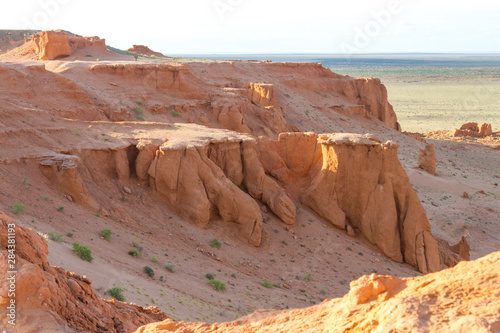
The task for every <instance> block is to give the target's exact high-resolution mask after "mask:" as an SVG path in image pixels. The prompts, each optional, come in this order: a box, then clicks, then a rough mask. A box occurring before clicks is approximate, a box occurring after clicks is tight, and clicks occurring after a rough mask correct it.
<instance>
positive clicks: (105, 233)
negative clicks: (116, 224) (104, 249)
mask: <svg viewBox="0 0 500 333" xmlns="http://www.w3.org/2000/svg"><path fill="white" fill-rule="evenodd" d="M112 234H113V233H112V232H111V230H109V229H103V230H101V237H102V238H104V239H105V240H107V241H108V242H111V235H112Z"/></svg>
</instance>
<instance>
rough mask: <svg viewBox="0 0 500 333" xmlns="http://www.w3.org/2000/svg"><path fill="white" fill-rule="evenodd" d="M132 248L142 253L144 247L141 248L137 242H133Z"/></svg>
mask: <svg viewBox="0 0 500 333" xmlns="http://www.w3.org/2000/svg"><path fill="white" fill-rule="evenodd" d="M132 246H133V247H135V248H136V249H137V250H139V252H142V246H140V245H139V243H137V242H136V241H133V242H132Z"/></svg>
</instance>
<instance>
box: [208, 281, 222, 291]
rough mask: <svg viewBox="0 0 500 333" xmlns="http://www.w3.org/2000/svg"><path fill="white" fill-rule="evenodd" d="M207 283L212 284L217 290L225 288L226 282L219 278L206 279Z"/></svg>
mask: <svg viewBox="0 0 500 333" xmlns="http://www.w3.org/2000/svg"><path fill="white" fill-rule="evenodd" d="M208 284H210V285H212V286H213V287H214V289H215V290H217V291H220V290H226V284H225V283H223V282H221V281H219V280H210V281H208Z"/></svg>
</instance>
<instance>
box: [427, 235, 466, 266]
mask: <svg viewBox="0 0 500 333" xmlns="http://www.w3.org/2000/svg"><path fill="white" fill-rule="evenodd" d="M434 238H436V241H437V242H438V247H439V255H440V257H441V264H442V265H444V266H447V267H453V266H455V265H456V264H458V263H459V262H460V261H469V260H470V247H469V244H468V243H467V239H466V238H465V236H463V237H462V238H461V239H460V241H459V242H458V243H457V244H455V245H453V246H451V245H450V244H448V242H447V241H445V240H444V239H442V238H439V237H436V236H434Z"/></svg>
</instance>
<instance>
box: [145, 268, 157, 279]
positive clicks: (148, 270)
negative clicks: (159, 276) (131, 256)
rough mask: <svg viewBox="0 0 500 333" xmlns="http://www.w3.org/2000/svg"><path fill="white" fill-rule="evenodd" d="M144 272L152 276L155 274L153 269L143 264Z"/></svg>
mask: <svg viewBox="0 0 500 333" xmlns="http://www.w3.org/2000/svg"><path fill="white" fill-rule="evenodd" d="M143 269H144V273H146V274H147V275H148V276H149V277H153V276H154V275H155V272H154V271H153V269H152V268H151V267H149V266H144V268H143Z"/></svg>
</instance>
